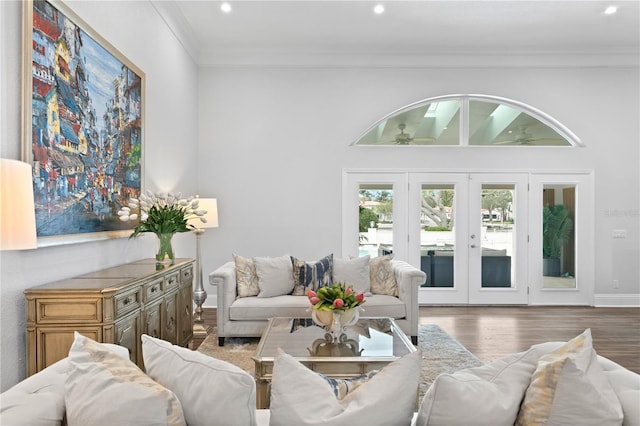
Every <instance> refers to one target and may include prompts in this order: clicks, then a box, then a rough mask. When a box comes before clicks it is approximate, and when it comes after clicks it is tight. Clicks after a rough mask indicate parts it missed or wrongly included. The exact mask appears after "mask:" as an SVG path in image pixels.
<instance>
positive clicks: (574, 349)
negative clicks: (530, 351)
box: [516, 329, 622, 426]
mask: <svg viewBox="0 0 640 426" xmlns="http://www.w3.org/2000/svg"><path fill="white" fill-rule="evenodd" d="M538 424H540V425H581V426H583V425H584V426H587V425H593V426H609V425H612V426H618V425H621V424H622V407H621V405H620V401H618V397H617V396H616V394H615V392H614V391H613V388H612V387H611V384H610V383H609V380H608V379H607V377H606V376H605V374H604V372H603V371H602V368H601V367H600V365H599V364H598V360H597V355H596V352H595V351H594V350H593V347H592V340H591V330H590V329H587V330H585V332H584V333H582V334H580V335H579V336H577V337H575V338H573V339H572V340H570V341H569V342H567V343H566V344H565V345H563V346H561V347H560V348H558V349H557V350H555V351H553V352H551V353H549V354H547V355H544V356H543V357H541V358H540V360H539V361H538V366H537V368H536V370H535V372H534V373H533V375H532V377H531V384H530V385H529V387H528V388H527V391H526V394H525V397H524V401H523V403H522V407H521V408H520V413H519V414H518V419H517V421H516V425H523V426H524V425H538Z"/></svg>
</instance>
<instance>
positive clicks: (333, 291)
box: [307, 282, 365, 311]
mask: <svg viewBox="0 0 640 426" xmlns="http://www.w3.org/2000/svg"><path fill="white" fill-rule="evenodd" d="M307 297H308V298H309V302H311V304H312V305H313V309H316V310H319V311H334V310H344V311H346V310H348V309H353V308H355V307H357V306H360V305H362V304H363V303H364V302H365V300H364V293H356V292H355V291H354V290H353V286H351V285H350V286H347V285H346V284H344V283H342V282H336V283H334V284H333V285H332V286H325V287H320V288H319V289H318V291H317V292H315V291H313V290H307Z"/></svg>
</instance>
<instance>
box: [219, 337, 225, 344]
mask: <svg viewBox="0 0 640 426" xmlns="http://www.w3.org/2000/svg"><path fill="white" fill-rule="evenodd" d="M218 346H224V337H218Z"/></svg>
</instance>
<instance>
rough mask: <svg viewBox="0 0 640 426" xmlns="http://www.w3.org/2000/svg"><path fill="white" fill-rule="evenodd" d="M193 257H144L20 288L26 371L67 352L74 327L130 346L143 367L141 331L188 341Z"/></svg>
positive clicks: (32, 371) (31, 371)
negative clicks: (164, 261) (163, 260)
mask: <svg viewBox="0 0 640 426" xmlns="http://www.w3.org/2000/svg"><path fill="white" fill-rule="evenodd" d="M194 264H195V260H194V259H176V261H175V263H174V264H173V265H166V266H160V265H158V266H157V265H156V262H155V259H143V260H138V261H136V262H132V263H127V264H124V265H119V266H114V267H112V268H107V269H103V270H100V271H96V272H91V273H88V274H85V275H81V276H78V277H74V278H70V279H66V280H62V281H57V282H54V283H49V284H44V285H41V286H38V287H33V288H29V289H26V290H25V291H24V294H25V298H26V302H27V375H29V376H30V375H32V374H35V373H37V372H38V371H41V370H43V369H44V368H46V367H48V366H49V365H51V364H53V363H54V362H56V361H58V360H60V359H62V358H64V357H66V356H67V354H68V353H69V348H71V344H72V343H73V332H74V331H78V332H79V333H81V334H83V335H85V336H87V337H89V338H91V339H94V340H96V341H97V342H103V343H115V344H118V345H121V346H124V347H126V348H127V349H129V354H130V357H131V360H132V361H133V362H135V363H136V364H137V365H138V366H140V367H141V368H143V361H142V343H141V340H140V336H141V335H142V334H148V335H150V336H153V337H157V338H160V339H164V340H167V341H169V342H171V343H173V344H177V345H181V346H187V345H188V344H189V342H190V341H191V339H192V337H193V274H194Z"/></svg>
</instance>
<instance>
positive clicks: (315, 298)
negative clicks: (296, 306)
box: [309, 296, 320, 305]
mask: <svg viewBox="0 0 640 426" xmlns="http://www.w3.org/2000/svg"><path fill="white" fill-rule="evenodd" d="M319 301H320V298H319V297H318V296H311V297H310V298H309V302H311V304H312V305H315V304H317V303H318V302H319Z"/></svg>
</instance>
